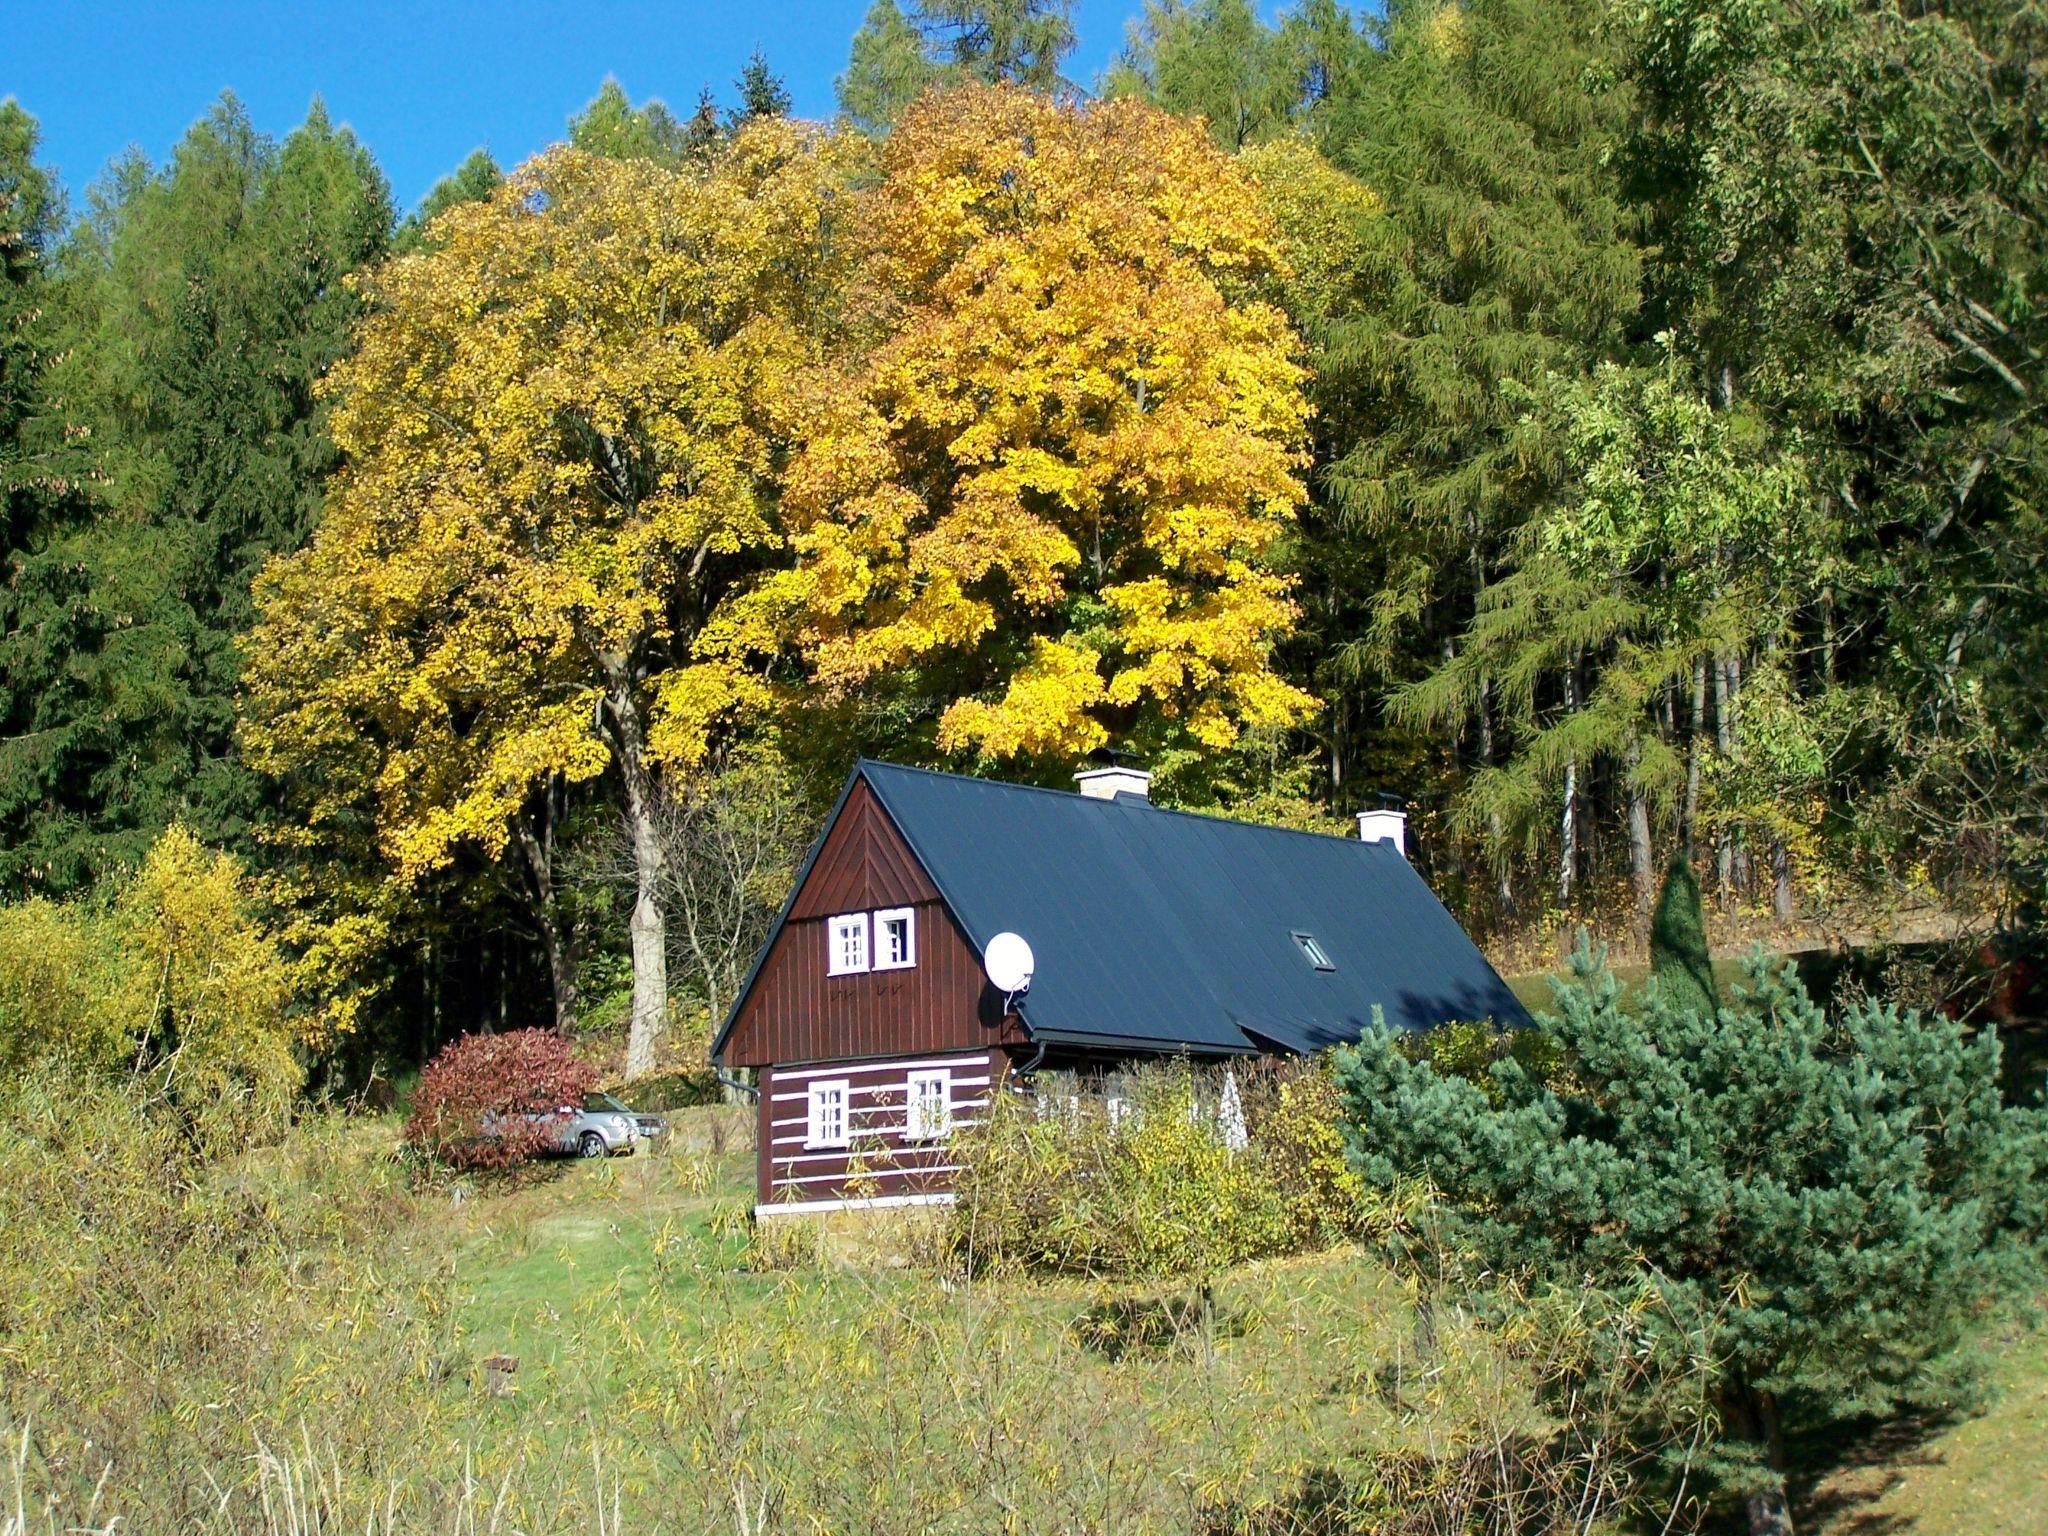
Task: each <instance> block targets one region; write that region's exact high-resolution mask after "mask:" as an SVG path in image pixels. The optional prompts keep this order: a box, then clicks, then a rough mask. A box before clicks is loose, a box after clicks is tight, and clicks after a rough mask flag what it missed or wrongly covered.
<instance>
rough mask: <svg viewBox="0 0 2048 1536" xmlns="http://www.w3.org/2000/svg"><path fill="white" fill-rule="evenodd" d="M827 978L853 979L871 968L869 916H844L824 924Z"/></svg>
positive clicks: (851, 914) (852, 913) (863, 913)
mask: <svg viewBox="0 0 2048 1536" xmlns="http://www.w3.org/2000/svg"><path fill="white" fill-rule="evenodd" d="M825 936H826V937H825V946H826V947H825V974H826V975H827V976H851V975H852V974H853V973H854V972H856V971H864V970H866V969H867V968H868V915H867V913H865V912H844V913H841V914H840V915H839V916H838V917H835V918H833V919H831V920H830V921H829V922H827V923H826V924H825Z"/></svg>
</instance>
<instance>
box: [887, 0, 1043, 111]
mask: <svg viewBox="0 0 2048 1536" xmlns="http://www.w3.org/2000/svg"><path fill="white" fill-rule="evenodd" d="M1073 11H1074V3H1073V0H929V3H927V4H920V5H919V6H918V8H917V24H918V27H919V30H921V31H922V32H923V33H924V36H925V42H926V46H927V48H928V50H929V51H930V52H932V53H933V54H934V55H936V57H937V58H938V59H940V60H942V61H943V62H945V63H949V64H953V65H955V66H957V67H958V68H960V69H962V70H964V71H966V72H967V73H968V74H970V75H972V76H974V77H975V78H976V79H977V80H984V81H987V82H988V83H989V84H991V85H995V84H1010V85H1021V86H1023V87H1025V88H1026V89H1027V90H1033V91H1054V90H1058V89H1059V88H1060V87H1061V86H1062V85H1063V84H1065V81H1064V80H1063V78H1062V77H1061V75H1060V64H1061V62H1062V61H1063V60H1064V59H1065V58H1066V56H1067V55H1068V54H1069V53H1071V52H1072V51H1073V48H1074V20H1073Z"/></svg>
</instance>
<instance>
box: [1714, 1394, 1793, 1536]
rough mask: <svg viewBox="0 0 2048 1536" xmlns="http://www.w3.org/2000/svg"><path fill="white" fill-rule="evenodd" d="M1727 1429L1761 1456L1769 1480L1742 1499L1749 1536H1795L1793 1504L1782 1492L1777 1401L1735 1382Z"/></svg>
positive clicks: (1782, 1456) (1782, 1450) (1782, 1441)
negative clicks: (1755, 1448) (1747, 1520)
mask: <svg viewBox="0 0 2048 1536" xmlns="http://www.w3.org/2000/svg"><path fill="white" fill-rule="evenodd" d="M1727 1418H1728V1427H1729V1429H1731V1430H1732V1431H1733V1432H1734V1435H1735V1438H1736V1439H1738V1440H1744V1441H1747V1442H1748V1443H1749V1444H1751V1445H1753V1446H1755V1447H1757V1449H1758V1450H1760V1451H1761V1452H1762V1453H1763V1463H1764V1466H1765V1468H1766V1470H1767V1471H1768V1473H1769V1477H1768V1480H1767V1481H1766V1482H1765V1483H1764V1484H1763V1485H1762V1486H1760V1487H1758V1488H1755V1489H1753V1490H1751V1492H1750V1493H1749V1494H1748V1495H1747V1497H1746V1498H1745V1499H1744V1501H1743V1502H1744V1505H1745V1506H1746V1509H1747V1512H1748V1515H1749V1533H1750V1536H1794V1533H1793V1527H1792V1503H1791V1500H1790V1499H1789V1498H1787V1496H1786V1493H1785V1432H1784V1426H1783V1425H1781V1424H1780V1423H1779V1421H1778V1401H1777V1399H1776V1398H1775V1397H1773V1396H1772V1395H1771V1394H1770V1393H1768V1392H1757V1391H1754V1390H1752V1389H1751V1388H1749V1387H1747V1386H1745V1385H1743V1384H1741V1383H1739V1382H1738V1383H1737V1384H1736V1386H1735V1388H1734V1390H1733V1392H1732V1393H1731V1394H1730V1398H1729V1402H1728V1415H1727Z"/></svg>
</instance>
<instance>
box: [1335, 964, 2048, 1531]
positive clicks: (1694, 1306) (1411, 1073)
mask: <svg viewBox="0 0 2048 1536" xmlns="http://www.w3.org/2000/svg"><path fill="white" fill-rule="evenodd" d="M1574 971H1575V979H1574V981H1573V982H1572V983H1571V984H1570V985H1567V986H1565V987H1563V988H1562V989H1561V990H1560V992H1559V998H1558V1001H1559V1013H1558V1015H1557V1016H1556V1017H1554V1018H1548V1019H1545V1020H1543V1021H1542V1023H1543V1026H1544V1028H1545V1029H1546V1030H1547V1031H1548V1032H1550V1033H1551V1034H1553V1035H1554V1036H1555V1037H1556V1038H1557V1040H1558V1041H1559V1043H1560V1044H1561V1045H1562V1046H1563V1047H1564V1049H1565V1051H1566V1052H1567V1054H1568V1057H1569V1059H1570V1060H1571V1062H1572V1067H1573V1070H1572V1071H1571V1073H1569V1074H1567V1075H1564V1076H1562V1077H1560V1078H1558V1079H1557V1080H1556V1081H1551V1082H1547V1081H1543V1080H1539V1079H1538V1078H1537V1077H1536V1076H1534V1075H1532V1074H1529V1073H1525V1072H1523V1071H1521V1070H1520V1069H1519V1068H1518V1067H1516V1066H1514V1065H1513V1064H1511V1063H1507V1064H1502V1065H1499V1066H1496V1067H1495V1068H1494V1083H1493V1084H1492V1087H1493V1088H1494V1090H1495V1092H1494V1094H1493V1096H1492V1097H1491V1098H1490V1097H1489V1095H1488V1093H1486V1092H1484V1091H1482V1090H1481V1089H1480V1088H1479V1087H1478V1086H1476V1085H1474V1084H1472V1083H1469V1082H1464V1081H1460V1080H1458V1079H1455V1078H1450V1077H1443V1076H1439V1075H1438V1074H1437V1073H1436V1072H1435V1071H1434V1070H1433V1069H1432V1068H1431V1067H1430V1066H1429V1065H1428V1064H1427V1062H1417V1061H1411V1060H1410V1059H1409V1058H1408V1056H1407V1055H1406V1053H1404V1052H1403V1050H1402V1049H1401V1042H1400V1041H1399V1040H1398V1039H1397V1038H1396V1037H1395V1035H1394V1033H1393V1032H1392V1031H1389V1030H1387V1029H1385V1028H1379V1029H1375V1030H1372V1031H1370V1032H1368V1033H1367V1035H1366V1036H1365V1038H1364V1039H1363V1040H1361V1041H1360V1043H1359V1045H1358V1046H1357V1047H1356V1049H1346V1050H1340V1051H1339V1052H1338V1053H1337V1066H1336V1071H1337V1074H1338V1078H1339V1081H1340V1084H1341V1086H1342V1088H1343V1091H1344V1094H1345V1099H1346V1112H1347V1115H1348V1118H1349V1122H1350V1123H1349V1126H1348V1128H1347V1132H1346V1136H1347V1141H1348V1143H1349V1151H1350V1157H1351V1161H1352V1165H1353V1166H1354V1167H1355V1168H1357V1169H1358V1170H1359V1171H1360V1172H1361V1173H1362V1174H1363V1175H1364V1176H1365V1177H1366V1179H1367V1180H1368V1181H1369V1182H1370V1183H1372V1184H1374V1185H1378V1186H1382V1187H1390V1186H1392V1185H1394V1184H1395V1183H1396V1182H1397V1181H1399V1180H1402V1179H1405V1178H1416V1177H1420V1178H1426V1179H1428V1180H1429V1181H1430V1182H1431V1183H1432V1184H1434V1185H1435V1187H1436V1188H1437V1189H1438V1190H1440V1191H1441V1192H1442V1204H1441V1206H1440V1207H1439V1214H1440V1215H1441V1217H1442V1219H1443V1222H1444V1224H1445V1230H1444V1234H1443V1235H1444V1237H1445V1238H1446V1240H1447V1242H1448V1244H1449V1247H1450V1251H1453V1252H1461V1251H1469V1252H1471V1253H1472V1254H1474V1255H1475V1257H1476V1258H1477V1260H1478V1262H1479V1263H1480V1264H1481V1265H1484V1266H1490V1267H1491V1269H1492V1270H1493V1271H1495V1272H1497V1273H1499V1274H1502V1275H1507V1276H1512V1277H1515V1278H1516V1279H1518V1280H1521V1281H1524V1282H1531V1283H1537V1284H1552V1285H1558V1286H1562V1287H1564V1288H1566V1289H1568V1290H1570V1291H1572V1292H1573V1293H1578V1292H1579V1291H1580V1290H1581V1288H1582V1287H1584V1286H1587V1285H1589V1284H1590V1285H1592V1286H1596V1287H1599V1288H1602V1289H1604V1290H1606V1291H1608V1292H1610V1293H1614V1294H1622V1295H1641V1294H1644V1293H1645V1291H1646V1288H1649V1289H1654V1292H1655V1295H1656V1298H1657V1301H1658V1305H1657V1306H1656V1307H1654V1308H1651V1309H1648V1310H1646V1311H1643V1312H1642V1313H1641V1314H1640V1315H1639V1316H1638V1317H1637V1318H1636V1319H1635V1324H1636V1325H1637V1326H1640V1327H1644V1328H1649V1329H1651V1330H1653V1332H1652V1333H1651V1335H1650V1339H1651V1341H1652V1342H1653V1343H1654V1345H1655V1347H1657V1348H1658V1349H1660V1350H1662V1351H1664V1352H1666V1353H1667V1355H1669V1356H1670V1357H1672V1358H1677V1359H1686V1360H1706V1361H1713V1362H1715V1365H1714V1367H1713V1369H1714V1371H1715V1372H1716V1385H1717V1396H1718V1399H1719V1400H1718V1402H1717V1403H1716V1404H1715V1406H1716V1408H1717V1409H1718V1411H1719V1417H1720V1421H1721V1425H1722V1430H1723V1434H1724V1436H1725V1442H1724V1445H1723V1447H1722V1453H1721V1454H1720V1455H1718V1456H1717V1457H1715V1458H1714V1459H1713V1460H1712V1461H1711V1463H1710V1466H1711V1468H1712V1469H1713V1470H1714V1471H1715V1472H1716V1473H1718V1475H1719V1478H1720V1481H1721V1484H1722V1486H1723V1487H1724V1488H1725V1489H1727V1490H1728V1491H1730V1492H1732V1493H1735V1494H1739V1495H1741V1496H1742V1497H1744V1498H1745V1499H1746V1501H1747V1504H1748V1508H1749V1514H1750V1523H1751V1529H1752V1530H1753V1531H1754V1532H1757V1533H1758V1536H1786V1533H1789V1532H1790V1530H1791V1516H1790V1512H1789V1509H1788V1507H1787V1495H1786V1487H1785V1439H1786V1434H1787V1431H1788V1430H1790V1429H1795V1428H1798V1427H1799V1426H1800V1425H1801V1424H1802V1423H1807V1424H1813V1423H1820V1422H1825V1421H1826V1420H1827V1419H1829V1418H1831V1417H1835V1416H1848V1415H1854V1414H1867V1413H1880V1412H1883V1411H1885V1410H1886V1409H1887V1407H1889V1406H1891V1405H1894V1404H1898V1403H1901V1402H1905V1401H1911V1400H1914V1399H1915V1397H1916V1395H1918V1396H1921V1397H1927V1396H1938V1395H1939V1394H1940V1393H1941V1392H1942V1391H1943V1390H1945V1389H1947V1388H1949V1387H1952V1386H1953V1385H1954V1381H1955V1377H1954V1373H1955V1372H1957V1371H1958V1370H1959V1369H1961V1363H1962V1360H1963V1352H1964V1350H1965V1348H1966V1346H1967V1345H1968V1343H1969V1341H1970V1339H1971V1337H1972V1330H1973V1329H1974V1328H1975V1327H1976V1326H1977V1325H1978V1321H1979V1319H1980V1317H1981V1315H1982V1312H1983V1310H1984V1308H1985V1307H1986V1306H1988V1305H1991V1304H1994V1303H1996V1302H1998V1301H1999V1300H2000V1299H2001V1298H2016V1297H2020V1296H2024V1295H2027V1294H2031V1287H2032V1286H2033V1285H2034V1284H2035V1283H2036V1282H2037V1280H2038V1277H2039V1273H2040V1271H2039V1268H2038V1265H2039V1263H2040V1260H2041V1250H2042V1240H2043V1235H2044V1233H2048V1115H2044V1113H2043V1112H2042V1111H2041V1110H2039V1109H2037V1108H2029V1109H2022V1108H2009V1107H2006V1106H2005V1105H2004V1104H2003V1103H2002V1102H2001V1099H2000V1093H1999V1043H1998V1040H1997V1038H1996V1036H1995V1035H1994V1033H1993V1032H1992V1031H1990V1030H1984V1031H1980V1032H1969V1031H1966V1030H1964V1029H1963V1028H1962V1027H1961V1026H1959V1025H1957V1024H1956V1023H1954V1022H1953V1021H1951V1020H1949V1019H1946V1018H1943V1017H1940V1016H1926V1017H1923V1016H1922V1015H1920V1014H1918V1013H1913V1012H1901V1011H1900V1010H1898V1009H1897V1008H1895V1007H1891V1006H1888V1005H1882V1004H1879V1003H1876V1002H1870V1001H1866V1002H1863V1003H1859V1004H1858V1005H1856V1006H1855V1007H1854V1008H1852V1009H1850V1010H1849V1012H1848V1013H1847V1014H1846V1016H1844V1017H1843V1018H1842V1019H1841V1020H1840V1021H1839V1022H1832V1023H1831V1022H1830V1021H1829V1020H1828V1019H1827V1018H1825V1017H1824V1016H1823V1014H1822V1012H1821V1010H1820V1009H1819V1008H1818V1007H1816V1006H1815V1005H1814V1004H1813V1002H1812V1001H1811V1000H1810V999H1809V998H1808V997H1807V996H1806V994H1805V992H1804V991H1803V990H1802V989H1801V987H1800V986H1799V983H1798V980H1797V977H1796V976H1795V974H1794V973H1793V971H1792V969H1791V967H1790V966H1789V965H1785V966H1781V967H1779V968H1777V969H1773V968H1772V966H1771V964H1770V963H1769V962H1767V961H1765V960H1764V959H1763V958H1761V957H1759V958H1757V959H1756V960H1755V961H1753V962H1752V963H1751V965H1750V969H1749V984H1748V986H1747V987H1746V988H1745V989H1744V990H1742V991H1741V992H1739V993H1738V994H1737V996H1736V998H1735V1000H1734V1001H1732V1002H1731V1003H1729V1004H1727V1005H1726V1006H1724V1007H1722V1008H1720V1009H1719V1010H1711V1009H1707V1010H1703V1009H1700V1008H1698V1007H1694V1006H1689V1005H1686V1004H1685V1003H1684V1002H1683V1001H1682V1000H1680V999H1677V998H1674V997H1673V996H1672V995H1671V994H1669V993H1667V992H1665V991H1664V990H1663V989H1662V988H1653V989H1651V991H1650V993H1649V995H1648V997H1647V998H1646V1000H1645V1002H1644V1006H1642V1007H1641V1008H1640V1009H1635V1008H1624V1007H1623V1006H1622V1001H1621V991H1620V987H1619V986H1618V984H1617V983H1616V982H1615V980H1614V977H1613V976H1612V974H1611V973H1609V972H1608V971H1606V969H1605V968H1604V967H1603V966H1602V965H1601V964H1599V963H1598V962H1597V961H1596V959H1595V958H1594V956H1593V955H1592V953H1591V952H1590V950H1588V949H1587V948H1586V947H1585V946H1584V945H1583V944H1582V945H1581V947H1580V951H1579V954H1578V957H1577V959H1576V960H1575V962H1574Z"/></svg>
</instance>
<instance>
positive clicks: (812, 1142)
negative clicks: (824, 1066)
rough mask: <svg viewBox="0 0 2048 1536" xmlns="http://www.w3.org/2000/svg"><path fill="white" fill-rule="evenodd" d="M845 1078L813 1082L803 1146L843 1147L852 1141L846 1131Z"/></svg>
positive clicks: (808, 1096)
mask: <svg viewBox="0 0 2048 1536" xmlns="http://www.w3.org/2000/svg"><path fill="white" fill-rule="evenodd" d="M846 1093H847V1089H846V1079H845V1078H843V1077H835V1078H830V1079H828V1080H826V1081H823V1082H818V1081H813V1082H812V1083H811V1085H810V1087H809V1088H808V1089H807V1090H806V1100H805V1103H804V1145H805V1146H807V1147H843V1146H846V1145H847V1144H848V1143H849V1142H850V1141H851V1140H852V1138H851V1137H850V1136H849V1135H848V1134H847V1129H846Z"/></svg>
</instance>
